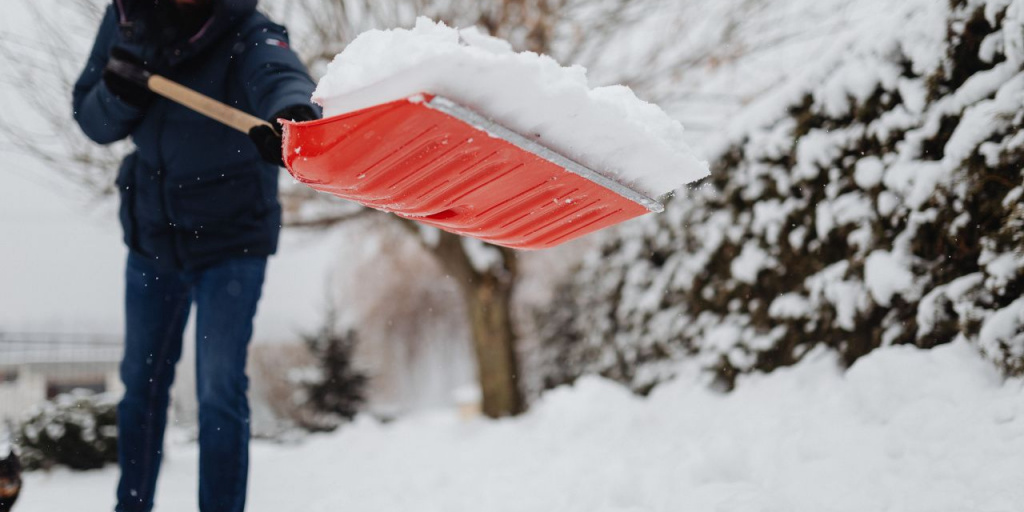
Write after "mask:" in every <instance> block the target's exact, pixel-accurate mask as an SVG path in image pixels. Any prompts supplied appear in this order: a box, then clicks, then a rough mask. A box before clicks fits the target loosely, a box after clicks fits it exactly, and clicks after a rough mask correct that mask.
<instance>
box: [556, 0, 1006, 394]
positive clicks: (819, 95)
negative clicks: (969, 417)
mask: <svg viewBox="0 0 1024 512" xmlns="http://www.w3.org/2000/svg"><path fill="white" fill-rule="evenodd" d="M882 18H884V19H885V20H886V21H887V24H886V25H885V26H883V27H881V28H879V29H878V30H877V32H878V33H877V34H874V33H873V34H870V37H861V38H859V40H858V41H857V42H855V43H853V44H851V46H850V47H849V48H847V51H846V52H845V53H844V54H843V55H840V56H835V57H832V58H829V59H827V62H826V63H825V64H823V65H821V66H818V67H815V68H814V69H813V70H811V71H810V72H808V74H807V75H806V76H803V77H799V78H794V79H793V81H792V83H790V84H788V85H786V86H783V87H780V88H779V89H777V90H776V92H774V93H772V94H770V95H768V96H767V97H765V98H763V99H762V100H761V101H759V102H758V103H757V104H754V105H752V106H751V107H749V108H748V110H747V113H746V115H745V116H744V117H743V118H742V119H739V120H738V121H739V123H738V126H741V127H742V128H741V129H738V130H735V131H734V132H732V133H731V134H730V138H729V140H730V142H729V143H728V144H727V145H725V147H724V148H723V149H722V150H721V151H720V153H721V154H720V156H719V157H718V158H717V162H716V163H715V165H714V170H713V172H712V177H711V178H710V179H709V180H707V181H705V182H704V183H703V184H702V185H701V186H698V187H696V188H693V189H691V190H689V191H687V192H685V193H682V194H680V196H679V197H677V198H675V200H673V201H671V202H670V204H669V205H668V208H667V211H666V213H665V214H663V215H658V216H651V217H649V218H647V219H645V221H644V222H638V223H635V224H633V225H631V226H630V230H629V231H625V230H623V231H620V232H619V233H617V234H615V235H614V236H609V237H607V238H606V239H605V240H604V242H603V243H602V245H601V247H600V248H599V249H598V250H596V251H595V252H594V254H592V255H591V257H590V258H588V259H587V260H586V262H585V263H584V264H583V266H582V268H581V270H580V271H579V272H578V273H577V274H576V275H575V276H574V277H573V279H572V280H571V282H569V283H566V284H565V285H564V286H563V287H562V289H561V290H560V292H559V294H558V297H559V298H558V299H557V303H556V305H555V307H553V308H551V309H550V310H548V311H546V312H544V313H542V319H543V320H544V321H543V322H542V325H544V326H545V327H544V335H543V337H544V339H545V357H544V361H545V363H544V366H543V372H544V378H545V381H546V384H547V385H555V384H559V383H562V382H565V381H570V380H573V379H575V378H576V377H577V376H579V375H581V374H584V373H601V374H604V375H606V376H609V377H612V378H615V379H618V380H621V381H623V382H627V383H629V384H630V385H631V386H633V388H634V389H636V390H638V391H641V392H642V391H645V390H647V389H649V388H650V387H651V386H653V385H654V384H657V383H658V382H660V381H662V380H663V379H664V378H666V377H668V376H669V375H670V374H671V373H672V371H673V368H674V367H675V365H676V361H678V360H679V359H681V358H684V357H695V358H697V359H698V360H699V361H700V362H701V364H702V365H703V366H704V367H705V368H706V369H709V370H713V371H715V372H716V373H717V375H718V376H719V377H720V381H721V382H722V383H723V384H724V385H725V386H727V387H728V386H731V385H732V382H733V380H734V378H735V375H736V374H737V373H739V372H746V371H751V370H768V371H770V370H772V369H774V368H777V367H779V366H783V365H790V364H793V363H794V362H796V361H798V360H799V359H800V358H801V357H802V355H804V354H806V353H807V352H808V350H810V349H811V348H812V347H813V346H815V345H818V344H824V345H826V346H828V347H831V348H833V349H835V350H837V351H839V352H840V353H841V355H842V357H843V358H844V360H845V361H846V362H847V363H852V362H853V361H854V360H856V359H857V358H859V357H861V356H863V355H864V354H866V353H868V352H869V351H871V350H873V349H874V348H877V347H879V346H883V345H891V344H915V345H918V346H921V347H931V346H935V345H938V344H942V343H948V342H950V341H953V340H955V339H960V338H963V339H966V340H968V341H971V342H973V343H976V344H977V346H978V347H979V348H980V350H982V352H983V353H984V354H985V355H986V357H988V358H989V359H990V360H992V361H994V362H995V363H997V364H998V365H1000V367H1001V368H1003V370H1004V371H1005V372H1006V373H1008V374H1021V373H1024V299H1021V298H1020V297H1021V295H1022V292H1024V206H1022V199H1024V184H1022V181H1024V179H1022V169H1024V129H1022V128H1024V108H1022V105H1024V1H1022V0H953V1H951V2H950V3H946V2H935V1H934V0H915V1H913V2H906V3H905V4H903V5H901V6H900V7H899V8H895V9H893V10H891V12H886V13H885V14H884V16H882ZM861 35H862V36H865V35H868V34H861Z"/></svg>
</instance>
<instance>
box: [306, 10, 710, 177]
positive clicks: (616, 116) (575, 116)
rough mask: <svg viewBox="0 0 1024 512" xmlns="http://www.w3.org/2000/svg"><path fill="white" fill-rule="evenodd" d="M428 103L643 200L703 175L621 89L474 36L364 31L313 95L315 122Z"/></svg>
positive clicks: (674, 128) (433, 30)
mask: <svg viewBox="0 0 1024 512" xmlns="http://www.w3.org/2000/svg"><path fill="white" fill-rule="evenodd" d="M423 93H426V94H433V95H439V96H443V97H446V98H448V99H451V100H454V101H456V102H457V103H460V104H462V105H463V106H466V107H469V108H471V109H473V110H475V111H476V112H478V113H480V114H482V115H484V116H486V117H488V118H490V119H492V120H494V121H496V122H498V123H500V124H503V125H505V126H506V127H508V128H510V129H512V130H513V131H516V132H518V133H519V134H521V135H524V136H527V137H530V138H533V139H535V140H536V141H537V142H539V143H541V144H543V145H545V146H547V147H548V148H550V149H553V150H555V151H557V152H559V153H562V154H563V155H565V156H568V157H569V158H572V159H573V160H576V161H578V162H580V163H582V164H584V165H586V166H588V167H590V168H592V169H594V170H595V171H598V172H600V173H602V174H604V175H605V176H607V177H609V178H611V179H613V180H616V181H619V182H621V183H624V184H626V185H630V186H632V187H633V188H635V189H637V190H639V191H640V192H643V193H645V194H647V195H649V196H652V197H658V196H661V195H664V194H666V193H668V192H671V191H673V190H675V189H677V188H679V187H680V186H682V185H684V184H686V183H689V182H692V181H695V180H698V179H700V178H703V177H705V176H707V175H708V165H707V162H703V161H700V160H698V158H697V157H695V156H694V152H693V150H692V149H691V148H690V147H689V146H688V145H687V144H686V142H684V140H683V139H684V135H683V126H682V124H680V123H679V122H678V121H676V120H674V119H672V118H670V117H669V116H668V115H667V114H666V113H665V112H664V111H663V110H661V108H659V107H658V106H657V105H654V104H651V103H648V102H645V101H643V100H641V99H639V98H637V97H636V95H635V94H633V91H632V90H630V89H629V88H628V87H625V86H609V87H594V88H592V87H590V85H589V83H588V81H587V70H586V69H585V68H583V67H581V66H570V67H563V66H561V65H560V64H559V63H558V62H556V61H555V60H554V59H552V58H551V57H548V56H546V55H539V54H536V53H532V52H515V51H514V50H513V49H512V47H511V45H510V44H509V43H508V42H506V41H504V40H501V39H497V38H494V37H491V36H488V35H485V34H483V33H481V32H480V31H479V30H477V29H476V28H468V29H461V30H460V29H455V28H451V27H447V26H445V25H444V24H443V23H435V22H433V21H431V20H429V19H427V18H420V19H419V20H417V22H416V26H415V27H414V28H412V29H411V30H405V29H394V30H371V31H368V32H365V33H363V34H361V35H360V36H359V37H357V38H356V39H355V41H353V42H352V43H351V44H350V45H348V47H347V48H345V50H344V51H343V52H342V53H340V54H339V55H338V56H337V57H335V58H334V61H333V62H331V64H330V65H329V66H328V68H327V73H326V75H325V76H324V77H323V79H321V80H320V83H319V85H318V87H317V89H316V92H315V93H314V94H313V100H314V101H316V102H317V103H319V104H320V105H322V106H323V107H324V116H325V117H327V116H335V115H339V114H344V113H348V112H352V111H355V110H359V109H362V108H366V107H371V106H374V105H379V104H382V103H387V102H390V101H395V100H401V99H405V98H417V97H418V96H419V95H420V94H423Z"/></svg>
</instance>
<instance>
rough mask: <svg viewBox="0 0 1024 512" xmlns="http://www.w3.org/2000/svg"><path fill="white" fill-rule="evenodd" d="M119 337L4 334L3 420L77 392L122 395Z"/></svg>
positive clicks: (0, 340)
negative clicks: (81, 390)
mask: <svg viewBox="0 0 1024 512" xmlns="http://www.w3.org/2000/svg"><path fill="white" fill-rule="evenodd" d="M122 350H123V344H122V340H121V337H120V336H117V335H95V334H73V333H24V332H18V333H12V332H0V420H7V419H16V418H18V417H20V416H22V415H24V414H25V413H26V412H28V411H30V410H31V409H32V408H33V406H35V405H37V404H39V403H40V402H42V401H45V400H47V399H49V398H53V397H54V396H56V395H59V394H61V393H66V392H69V391H71V390H73V389H89V390H92V391H95V392H119V391H120V382H119V381H118V378H117V367H118V362H119V361H120V359H121V353H122Z"/></svg>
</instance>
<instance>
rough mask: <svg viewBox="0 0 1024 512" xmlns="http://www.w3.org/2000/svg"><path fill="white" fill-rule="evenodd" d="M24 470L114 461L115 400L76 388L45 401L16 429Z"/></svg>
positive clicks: (92, 465)
mask: <svg viewBox="0 0 1024 512" xmlns="http://www.w3.org/2000/svg"><path fill="white" fill-rule="evenodd" d="M16 438H17V439H16V443H17V444H18V446H19V447H20V448H21V459H22V463H23V464H24V466H25V469H29V470H33V469H47V468H50V467H53V466H57V465H62V466H67V467H69V468H71V469H78V470H85V469H99V468H101V467H103V465H104V464H106V463H108V462H110V463H114V462H117V402H116V400H115V399H114V398H113V397H111V396H109V395H105V394H94V393H93V392H91V391H86V390H75V391H73V392H71V393H68V394H62V395H58V396H57V397H55V398H54V399H53V400H51V401H49V402H45V403H44V404H43V405H42V406H40V407H39V409H38V410H37V411H36V412H35V413H33V414H32V416H31V417H29V418H28V419H27V420H26V421H24V422H23V423H21V425H20V426H19V427H18V429H17V435H16Z"/></svg>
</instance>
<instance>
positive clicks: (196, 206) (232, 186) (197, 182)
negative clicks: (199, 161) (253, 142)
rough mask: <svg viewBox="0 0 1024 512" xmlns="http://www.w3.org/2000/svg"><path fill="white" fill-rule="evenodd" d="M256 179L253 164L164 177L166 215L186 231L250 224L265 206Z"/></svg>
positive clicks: (256, 175) (263, 212)
mask: <svg viewBox="0 0 1024 512" xmlns="http://www.w3.org/2000/svg"><path fill="white" fill-rule="evenodd" d="M260 182H261V177H260V169H259V166H256V165H244V166H238V167H231V168H228V169H225V170H222V171H220V172H217V171H216V170H211V171H209V172H207V173H203V174H201V175H198V176H191V177H187V178H177V179H174V180H168V184H167V210H168V215H169V217H170V218H171V221H172V222H174V223H175V224H176V225H177V226H178V227H179V228H184V229H188V230H207V229H217V228H225V227H228V228H229V227H232V226H235V227H243V226H246V225H249V224H253V223H255V222H257V221H259V220H260V219H261V218H262V217H263V216H264V215H265V214H266V213H267V211H268V209H269V208H268V206H267V204H266V201H265V200H264V198H263V196H264V194H263V190H262V185H261V183H260Z"/></svg>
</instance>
